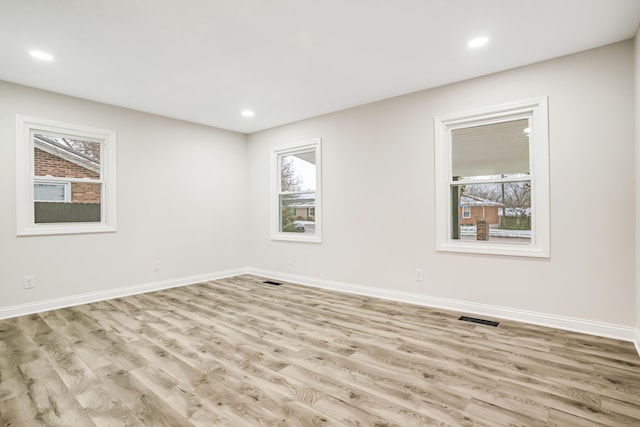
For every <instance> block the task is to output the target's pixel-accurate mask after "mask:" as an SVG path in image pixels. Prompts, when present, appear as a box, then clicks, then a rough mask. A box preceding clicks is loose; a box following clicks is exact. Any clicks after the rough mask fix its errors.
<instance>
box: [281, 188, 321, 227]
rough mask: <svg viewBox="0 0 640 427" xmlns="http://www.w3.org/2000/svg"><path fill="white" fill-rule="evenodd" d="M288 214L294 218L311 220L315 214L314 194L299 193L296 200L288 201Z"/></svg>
mask: <svg viewBox="0 0 640 427" xmlns="http://www.w3.org/2000/svg"><path fill="white" fill-rule="evenodd" d="M287 208H288V209H289V212H288V215H289V216H291V217H294V218H295V219H302V220H306V221H313V220H314V219H315V215H316V212H315V211H316V199H315V194H299V195H298V198H297V199H296V200H291V201H289V202H288V206H287Z"/></svg>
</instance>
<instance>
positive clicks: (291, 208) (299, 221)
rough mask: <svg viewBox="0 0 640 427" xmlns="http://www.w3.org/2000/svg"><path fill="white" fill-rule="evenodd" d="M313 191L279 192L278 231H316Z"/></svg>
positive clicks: (308, 232)
mask: <svg viewBox="0 0 640 427" xmlns="http://www.w3.org/2000/svg"><path fill="white" fill-rule="evenodd" d="M315 204H316V194H315V193H301V194H281V195H280V196H279V206H280V209H279V211H280V232H285V233H307V234H314V233H315V232H316V222H315V221H316V219H315Z"/></svg>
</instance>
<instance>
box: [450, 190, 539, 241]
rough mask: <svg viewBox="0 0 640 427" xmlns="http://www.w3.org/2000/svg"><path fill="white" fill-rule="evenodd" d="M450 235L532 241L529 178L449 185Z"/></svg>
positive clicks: (465, 237) (492, 239)
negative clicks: (525, 179)
mask: <svg viewBox="0 0 640 427" xmlns="http://www.w3.org/2000/svg"><path fill="white" fill-rule="evenodd" d="M451 196H452V200H451V204H452V207H453V209H452V212H451V214H452V216H453V217H452V221H451V222H452V225H453V227H452V230H451V238H452V239H458V240H478V241H492V242H498V243H525V244H527V243H530V242H531V182H530V181H518V182H505V183H495V184H493V183H492V184H470V185H469V184H468V185H452V186H451Z"/></svg>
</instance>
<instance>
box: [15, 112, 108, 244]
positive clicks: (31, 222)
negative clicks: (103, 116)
mask: <svg viewBox="0 0 640 427" xmlns="http://www.w3.org/2000/svg"><path fill="white" fill-rule="evenodd" d="M34 133H44V134H49V135H59V136H65V137H70V138H75V139H81V140H90V141H95V142H99V143H100V147H101V155H100V183H101V190H102V192H101V198H100V208H101V212H100V219H101V221H100V222H79V223H76V222H74V223H36V222H35V212H34V210H35V209H34V182H35V181H44V180H43V179H42V177H35V172H34V142H33V134H34ZM45 179H46V180H47V181H52V182H53V181H57V182H71V181H76V180H75V179H69V178H60V179H57V178H53V177H46V178H45ZM78 181H79V182H89V180H78ZM16 210H17V235H18V236H33V235H53V234H79V233H105V232H115V231H116V230H117V223H116V212H117V207H116V132H115V131H112V130H106V129H98V128H93V127H87V126H81V125H75V124H70V123H63V122H58V121H54V120H47V119H41V118H36V117H29V116H23V115H16Z"/></svg>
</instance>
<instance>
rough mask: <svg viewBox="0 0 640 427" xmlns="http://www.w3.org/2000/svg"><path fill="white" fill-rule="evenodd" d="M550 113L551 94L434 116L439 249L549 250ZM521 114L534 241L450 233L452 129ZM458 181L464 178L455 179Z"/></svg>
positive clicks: (529, 253) (541, 253)
mask: <svg viewBox="0 0 640 427" xmlns="http://www.w3.org/2000/svg"><path fill="white" fill-rule="evenodd" d="M548 116H549V114H548V99H547V97H540V98H534V99H528V100H524V101H517V102H512V103H507V104H501V105H497V106H492V107H486V108H480V109H476V110H471V111H465V112H462V113H454V114H448V115H442V116H437V117H434V132H435V183H436V221H435V225H436V250H437V251H445V252H463V253H476V254H492V255H508V256H525V257H541V258H548V257H549V256H550V218H549V212H550V211H549V199H550V197H549V124H548V122H549V117H548ZM523 118H528V119H529V120H530V132H529V166H530V171H529V172H530V176H531V179H530V180H531V243H529V244H517V243H497V242H491V241H489V242H476V241H463V240H458V239H452V238H451V227H452V218H451V213H452V206H451V193H450V192H451V186H452V184H453V183H454V181H453V176H452V145H451V131H452V130H454V129H461V128H467V127H474V126H479V125H486V124H493V123H500V122H505V121H511V120H517V119H523ZM455 183H456V184H460V183H464V182H462V181H455ZM473 183H474V184H476V183H478V182H477V181H475V182H473Z"/></svg>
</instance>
